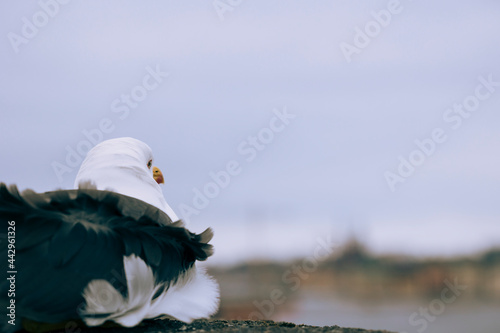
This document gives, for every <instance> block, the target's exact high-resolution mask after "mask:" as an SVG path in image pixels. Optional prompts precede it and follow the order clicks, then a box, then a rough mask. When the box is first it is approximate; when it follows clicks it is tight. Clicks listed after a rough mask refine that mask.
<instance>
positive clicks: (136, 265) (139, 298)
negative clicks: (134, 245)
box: [80, 255, 219, 327]
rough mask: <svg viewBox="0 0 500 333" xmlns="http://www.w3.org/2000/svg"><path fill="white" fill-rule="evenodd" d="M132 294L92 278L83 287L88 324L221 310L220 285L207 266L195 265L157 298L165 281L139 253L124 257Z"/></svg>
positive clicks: (183, 316)
mask: <svg viewBox="0 0 500 333" xmlns="http://www.w3.org/2000/svg"><path fill="white" fill-rule="evenodd" d="M123 263H124V267H125V275H126V279H127V290H128V296H127V298H124V297H123V296H122V295H121V294H120V292H119V291H118V290H116V289H115V288H114V287H113V286H112V285H111V284H110V283H109V282H107V281H105V280H92V281H90V282H89V284H88V285H87V287H86V288H85V289H84V291H83V297H84V299H85V303H86V304H85V307H84V309H83V310H82V311H81V313H80V315H81V316H82V319H83V320H84V321H85V323H86V324H87V325H88V326H98V325H102V324H103V323H104V322H106V321H114V322H116V323H118V324H120V325H122V326H125V327H132V326H135V325H137V324H139V323H140V322H141V321H142V320H144V319H151V318H156V317H159V316H162V315H167V316H170V317H173V318H176V319H178V320H181V321H184V322H191V321H192V320H194V319H198V318H206V317H209V316H211V315H212V314H214V313H215V312H216V311H217V308H218V303H219V298H218V296H219V288H218V285H217V283H216V282H215V281H213V280H212V279H211V278H210V277H208V276H207V275H206V274H205V272H204V271H203V270H198V269H196V267H195V266H193V268H191V269H190V270H189V271H188V272H187V273H186V274H185V275H184V276H182V277H180V278H179V280H178V281H177V283H175V284H174V285H171V286H170V287H169V288H168V289H167V290H166V291H164V292H163V293H162V294H161V295H160V296H158V297H157V298H156V299H154V300H153V296H154V295H155V294H156V292H157V291H158V289H159V288H163V285H162V284H155V278H154V276H153V272H152V270H151V268H150V267H148V266H147V265H146V263H145V262H144V261H143V260H142V259H141V258H139V257H136V256H135V255H131V256H129V257H124V259H123Z"/></svg>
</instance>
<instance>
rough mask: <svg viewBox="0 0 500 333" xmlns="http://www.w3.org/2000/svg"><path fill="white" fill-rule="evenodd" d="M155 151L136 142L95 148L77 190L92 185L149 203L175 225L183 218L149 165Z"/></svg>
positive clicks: (113, 142) (126, 140)
mask: <svg viewBox="0 0 500 333" xmlns="http://www.w3.org/2000/svg"><path fill="white" fill-rule="evenodd" d="M149 161H151V163H152V161H153V153H152V151H151V148H150V147H149V146H148V145H147V144H145V143H144V142H142V141H139V140H137V139H134V138H117V139H111V140H106V141H103V142H101V143H99V144H98V145H97V146H95V147H94V148H92V149H91V150H90V151H89V152H88V154H87V157H86V158H85V160H84V161H83V163H82V165H81V167H80V170H79V171H78V174H77V175H76V179H75V188H80V187H81V186H85V184H86V183H88V182H90V183H91V184H93V185H95V186H96V187H97V189H98V190H110V191H113V192H116V193H120V194H123V195H128V196H131V197H134V198H137V199H140V200H142V201H144V202H147V203H149V204H151V205H153V206H155V207H158V208H159V209H161V210H163V211H164V212H165V213H166V214H167V215H168V216H169V217H170V219H171V220H172V221H177V220H179V218H178V217H177V215H176V214H175V212H174V211H173V209H172V208H170V206H169V205H168V204H167V202H166V201H165V198H164V196H163V192H162V190H161V188H160V185H158V183H157V182H156V181H155V180H154V179H153V177H152V171H151V170H150V169H149V168H148V162H149Z"/></svg>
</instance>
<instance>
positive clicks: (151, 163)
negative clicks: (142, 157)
mask: <svg viewBox="0 0 500 333" xmlns="http://www.w3.org/2000/svg"><path fill="white" fill-rule="evenodd" d="M151 165H153V160H149V162H148V168H149V169H151Z"/></svg>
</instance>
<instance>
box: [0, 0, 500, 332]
mask: <svg viewBox="0 0 500 333" xmlns="http://www.w3.org/2000/svg"><path fill="white" fill-rule="evenodd" d="M499 17H500V4H499V3H497V2H494V1H491V0H482V1H475V2H470V1H451V0H446V1H440V2H439V3H431V2H429V1H409V0H401V1H395V0H392V1H371V2H370V3H366V2H365V1H315V2H305V1H273V2H269V1H260V0H257V1H246V0H215V1H200V0H198V1H194V0H193V1H189V2H187V1H186V2H181V1H176V2H174V1H143V2H140V3H139V2H132V1H117V0H114V1H106V2H102V1H95V0H92V1H85V2H83V1H68V0H64V1H63V0H40V1H22V2H12V1H10V2H3V3H1V4H0V29H1V32H0V33H1V35H2V36H4V37H3V38H1V39H0V50H1V52H0V68H1V73H2V75H1V76H0V107H1V112H0V147H1V154H2V155H1V164H0V181H1V182H5V183H7V184H17V185H18V186H19V187H20V188H21V189H26V188H31V189H34V190H36V191H49V190H54V189H57V188H63V189H67V188H72V187H73V181H74V178H75V176H76V173H77V171H78V168H79V165H80V163H81V161H82V159H83V158H84V156H85V154H86V152H87V151H88V150H89V149H90V148H91V147H92V146H94V145H95V144H96V143H98V142H100V141H102V140H106V139H110V138H115V137H122V136H131V137H135V138H137V139H140V140H142V141H144V142H146V143H148V144H149V145H150V146H151V148H152V149H153V152H154V155H155V165H157V166H158V167H160V168H161V169H162V170H163V173H164V175H165V178H166V184H165V186H164V187H163V188H164V194H165V197H166V198H167V201H168V202H169V204H170V205H171V206H172V208H173V209H174V210H175V211H176V212H177V214H178V215H179V216H181V217H182V218H183V219H184V220H186V221H187V222H188V225H189V228H190V229H192V230H194V231H197V232H199V231H202V230H203V229H205V228H206V227H209V226H210V227H212V228H213V229H214V231H215V237H214V240H213V244H214V245H215V248H216V253H215V255H214V256H213V257H212V258H210V260H209V261H208V262H207V263H206V264H205V266H208V269H209V270H210V272H211V273H212V274H213V275H214V276H215V277H216V279H217V280H218V281H219V283H220V285H221V292H222V300H221V310H220V312H219V314H218V316H219V317H221V318H228V319H229V318H238V319H248V318H250V319H274V320H285V321H291V322H295V323H306V324H311V325H340V326H349V327H362V328H370V329H388V330H394V331H399V332H407V333H410V332H424V331H425V332H451V331H453V332H481V333H498V332H499V330H500V318H499V317H498V313H499V311H500V251H499V249H500V209H499V199H500V186H499V185H500V171H499V170H500V154H499V148H500V131H499V130H498V129H499V123H500V113H499V109H500V64H499V60H498V59H500V40H499V35H498V31H500V20H499V19H498V18H499Z"/></svg>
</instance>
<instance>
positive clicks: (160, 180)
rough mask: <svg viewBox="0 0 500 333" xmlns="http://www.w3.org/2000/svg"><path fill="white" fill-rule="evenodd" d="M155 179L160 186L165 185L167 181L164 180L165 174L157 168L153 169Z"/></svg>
mask: <svg viewBox="0 0 500 333" xmlns="http://www.w3.org/2000/svg"><path fill="white" fill-rule="evenodd" d="M153 178H154V179H155V180H156V182H157V183H158V184H165V180H164V179H163V174H162V173H161V171H160V169H158V168H157V167H153Z"/></svg>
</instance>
